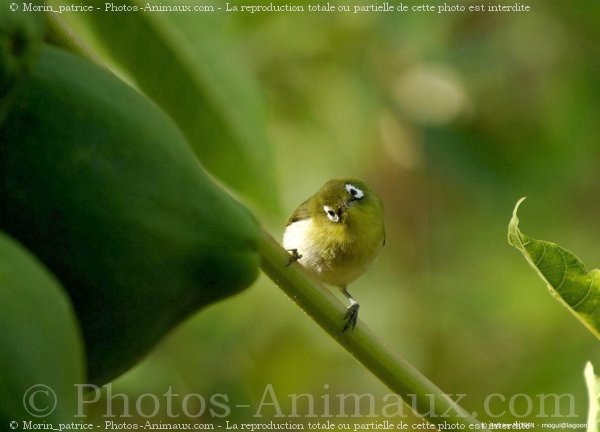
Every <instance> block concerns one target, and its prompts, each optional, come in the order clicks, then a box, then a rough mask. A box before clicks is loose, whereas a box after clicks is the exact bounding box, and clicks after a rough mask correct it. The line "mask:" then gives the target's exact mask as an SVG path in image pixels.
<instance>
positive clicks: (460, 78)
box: [99, 0, 600, 422]
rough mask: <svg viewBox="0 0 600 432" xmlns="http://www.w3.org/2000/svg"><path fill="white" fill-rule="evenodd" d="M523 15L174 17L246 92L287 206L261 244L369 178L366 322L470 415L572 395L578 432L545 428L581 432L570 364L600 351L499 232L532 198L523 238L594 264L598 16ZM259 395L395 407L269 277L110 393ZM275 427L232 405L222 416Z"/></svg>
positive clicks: (268, 221) (562, 11)
mask: <svg viewBox="0 0 600 432" xmlns="http://www.w3.org/2000/svg"><path fill="white" fill-rule="evenodd" d="M430 3H431V2H430ZM439 3H443V2H439ZM335 4H337V3H335ZM411 4H413V3H410V2H409V5H411ZM436 4H437V3H436ZM507 4H508V3H507ZM528 4H530V5H531V6H532V11H531V12H530V13H496V14H493V13H483V14H469V13H462V14H460V13H447V14H436V13H433V14H424V13H422V14H418V13H405V14H377V13H371V14H356V15H354V14H352V13H350V14H342V13H331V14H327V13H323V14H309V13H305V14H294V13H287V14H286V13H279V14H268V13H264V14H254V15H250V14H237V15H235V14H224V13H215V14H210V15H207V14H204V15H203V14H182V15H177V14H174V15H170V16H169V18H168V19H171V20H175V21H177V22H178V23H181V27H180V29H181V31H182V34H186V32H188V33H187V37H188V39H189V40H190V41H191V42H192V43H197V44H202V45H203V46H205V47H207V46H208V47H210V46H211V37H210V36H209V37H200V36H201V35H210V34H212V35H214V36H218V38H219V40H225V41H226V42H227V45H226V47H227V51H226V52H225V51H223V52H222V55H223V56H224V57H227V58H228V59H233V61H234V62H235V64H236V68H235V74H234V75H232V76H229V77H228V79H230V83H231V86H233V87H235V86H236V85H237V82H238V81H241V82H245V81H247V80H249V79H251V80H252V79H255V80H256V93H257V94H258V95H259V97H260V98H262V99H263V102H264V105H265V107H266V116H265V118H266V121H265V123H266V124H265V125H264V126H265V127H266V130H267V135H268V138H269V141H270V143H271V145H272V147H273V151H274V166H275V169H276V184H273V186H272V200H273V202H274V203H277V202H280V203H281V204H280V205H279V208H280V210H279V211H275V210H267V207H266V206H260V205H257V204H255V205H253V206H254V210H255V211H256V213H257V215H258V216H259V218H260V219H261V221H262V222H263V223H264V224H265V225H266V226H267V228H268V230H269V231H270V232H271V233H272V234H274V235H275V236H276V237H278V238H280V237H281V234H282V232H283V226H284V223H285V220H286V218H287V216H288V214H290V213H291V212H292V211H293V210H294V208H295V207H296V206H297V205H298V204H299V203H301V202H302V201H303V200H304V199H305V198H307V197H308V196H309V195H311V194H312V193H313V192H314V191H315V190H316V189H317V188H318V187H319V186H320V185H321V184H322V183H324V182H325V181H326V180H328V179H330V178H332V177H336V176H347V175H353V176H354V175H356V176H360V177H363V178H365V179H366V180H368V181H369V182H370V183H371V184H372V186H373V187H374V188H375V189H376V190H377V191H378V193H379V194H380V195H381V196H382V198H383V201H384V203H385V206H386V227H387V232H388V238H387V245H386V247H385V248H384V251H383V253H382V256H381V257H380V259H379V261H378V262H377V263H376V264H375V265H374V266H373V267H372V268H371V270H370V271H369V272H368V273H367V274H366V275H365V276H363V277H362V278H360V279H359V280H358V281H357V282H355V283H354V284H353V285H352V287H351V292H352V293H353V295H354V296H355V297H356V298H357V299H358V300H359V301H360V303H361V305H362V308H361V318H362V319H363V320H364V322H365V323H367V324H368V325H369V326H370V327H371V328H372V329H373V330H374V331H375V332H376V333H377V334H379V335H380V337H381V339H382V340H384V341H385V343H387V344H388V345H389V346H391V347H392V348H393V349H394V350H395V351H397V352H399V353H401V354H402V355H403V356H404V357H406V358H407V359H408V360H409V361H411V362H412V363H413V364H414V365H415V366H416V367H418V368H419V369H420V370H421V371H422V372H423V373H424V374H425V375H426V376H428V377H429V378H430V379H431V380H432V381H434V382H435V383H436V384H437V385H438V386H440V387H441V388H442V389H444V390H445V391H446V392H448V393H453V394H457V393H461V394H466V395H467V396H466V397H465V399H464V401H463V405H464V407H465V408H466V409H467V410H468V411H470V412H471V411H479V412H480V413H481V412H482V411H483V402H484V400H485V398H486V397H487V396H488V395H490V394H493V393H500V394H503V395H506V398H507V400H508V399H510V397H511V396H512V395H515V394H519V393H525V394H529V395H532V396H535V395H537V394H540V393H544V394H549V393H557V394H563V393H568V394H573V395H574V397H575V400H576V405H575V407H576V413H577V415H578V416H579V418H575V419H569V418H566V419H565V418H563V419H546V420H548V421H563V420H567V421H569V420H570V421H577V422H584V421H585V413H586V409H587V396H586V391H585V386H584V382H583V376H582V373H583V366H584V363H585V361H587V360H592V361H596V360H597V359H598V358H599V357H600V344H599V343H598V341H597V340H595V338H594V337H593V336H592V334H591V333H589V332H588V331H587V330H586V329H585V328H584V327H583V326H582V325H581V324H580V323H579V322H577V320H575V319H574V318H573V317H572V316H571V315H570V313H569V312H568V311H567V310H566V309H564V308H563V307H562V306H561V305H560V304H559V303H558V302H557V301H556V300H554V299H553V298H552V297H551V296H550V295H549V293H548V291H547V289H546V288H545V286H544V284H543V282H542V281H541V280H540V279H539V277H538V276H537V275H536V274H535V272H534V271H533V270H532V269H531V268H530V267H529V266H528V265H527V263H526V262H525V260H524V259H523V258H522V256H521V255H520V253H519V252H518V251H516V250H515V249H513V248H511V247H510V246H509V245H508V244H507V240H506V229H507V224H508V221H509V219H510V215H511V212H512V209H513V206H514V204H515V202H516V201H517V199H518V198H520V197H521V196H525V195H526V196H528V197H529V198H530V199H529V200H527V202H526V203H525V205H524V206H523V207H522V210H521V212H520V216H521V221H522V222H521V228H522V229H523V231H524V232H525V233H527V234H529V235H531V236H532V237H535V238H540V239H547V240H551V241H555V242H557V243H559V244H560V245H562V246H563V247H566V248H567V249H569V250H572V251H573V252H574V253H576V254H577V255H578V256H579V257H580V258H581V259H582V260H583V261H584V262H585V263H586V264H587V265H588V267H589V268H593V267H595V266H598V265H599V264H600V262H599V261H598V249H597V241H596V239H598V238H600V225H599V224H598V220H599V216H600V201H599V200H598V199H597V198H598V196H600V169H599V164H600V139H599V138H600V126H599V125H600V122H599V121H598V120H599V118H600V78H599V77H600V55H599V52H598V36H599V34H598V22H599V20H600V11H599V9H600V8H599V7H598V5H597V4H594V3H593V2H589V3H581V4H577V5H575V4H573V3H572V2H569V1H558V0H551V1H541V0H540V1H532V2H528ZM186 29H188V30H186ZM189 29H192V30H189ZM194 35H198V38H197V39H196V40H195V39H194V37H193V36H194ZM217 48H218V49H221V48H222V47H221V46H218V47H216V46H215V52H214V55H215V56H219V55H220V54H219V52H218V51H217ZM232 93H233V92H232ZM240 97H243V96H240ZM229 102H230V103H231V104H232V105H234V106H235V105H238V104H239V103H245V102H243V101H241V100H236V98H235V97H232V98H231V99H230V101H229ZM259 126H260V127H263V125H259ZM214 145H218V143H215V144H214ZM245 181H247V182H248V183H250V184H252V182H253V179H252V178H248V179H245ZM597 366H598V364H597ZM267 384H272V385H273V387H274V389H275V391H276V394H277V396H278V397H279V402H280V403H281V407H282V409H283V410H284V412H288V413H289V412H290V409H291V405H290V400H289V399H288V398H287V395H288V394H291V393H311V394H314V395H315V397H316V398H317V400H318V398H319V397H320V396H321V395H324V394H330V395H331V397H332V400H333V399H334V398H335V395H336V394H338V393H358V394H363V393H370V394H373V395H374V396H375V398H376V400H377V401H378V402H377V403H378V407H379V408H380V407H381V405H382V404H381V400H382V397H383V395H385V394H387V393H389V391H388V390H387V389H386V388H385V387H384V386H383V385H382V384H381V383H380V382H379V381H378V380H377V379H375V378H374V377H373V376H372V375H371V374H370V373H369V372H368V371H366V370H365V369H364V368H363V367H362V366H361V365H360V364H358V362H356V361H355V360H354V359H353V358H352V357H351V356H350V355H349V354H348V353H347V352H345V351H344V350H343V349H342V348H341V347H339V346H338V345H337V344H336V343H335V342H334V341H333V340H332V339H331V338H330V337H329V336H328V335H327V334H325V333H324V332H323V331H321V330H320V329H319V328H318V327H317V325H316V324H315V323H314V322H312V321H311V320H310V319H309V318H308V317H307V316H306V315H305V314H304V313H303V312H302V311H301V310H300V309H299V308H298V307H297V306H295V305H294V304H293V303H292V302H291V301H290V300H289V299H287V298H286V297H285V295H284V294H283V293H282V292H281V291H280V290H279V289H278V288H277V287H276V286H275V285H274V284H273V283H272V282H271V281H269V280H267V279H266V278H264V277H263V278H262V279H261V280H260V281H259V282H258V283H256V285H255V286H254V287H252V288H251V289H249V290H247V291H245V292H244V293H243V294H241V295H238V296H236V297H234V298H233V299H230V300H228V301H226V302H222V303H220V304H218V305H215V306H213V307H211V308H209V309H207V310H205V311H203V312H202V313H199V314H197V315H196V316H195V317H194V318H193V319H191V320H190V321H188V322H187V323H186V324H184V325H182V326H181V327H180V328H178V329H177V330H176V331H175V332H173V334H172V335H171V336H170V337H169V338H167V339H166V340H165V341H164V342H163V343H162V344H161V345H160V346H159V347H158V348H157V349H156V350H155V351H154V352H153V353H152V354H151V355H150V356H149V357H148V358H146V359H145V360H144V361H143V362H142V363H141V364H139V365H138V366H137V367H136V368H134V369H133V370H131V371H130V372H128V373H127V374H125V375H124V376H122V377H121V378H119V379H118V380H117V381H115V382H114V383H113V388H112V391H113V393H125V394H129V395H131V396H132V397H136V395H140V394H143V393H154V394H159V395H160V394H162V393H164V392H165V391H166V390H167V389H168V388H169V386H172V387H173V391H174V392H175V393H179V394H182V395H185V394H189V393H198V394H202V395H208V396H210V395H211V394H214V393H225V394H228V395H229V398H230V401H232V402H233V403H237V404H252V405H253V406H254V407H255V406H257V405H258V403H259V402H260V398H261V397H262V394H263V391H264V389H265V386H266V385H267ZM521 401H522V400H521ZM99 408H101V407H99ZM379 408H378V412H380V409H379ZM526 408H527V407H526V406H525V405H523V404H521V403H517V411H518V412H525V411H526ZM553 408H554V407H553V406H550V407H547V408H546V411H547V412H549V413H552V412H554V409H553ZM565 408H566V407H565ZM492 409H493V410H494V412H499V411H503V410H505V409H507V406H506V404H505V406H502V404H499V405H495V404H492ZM100 410H101V409H100ZM149 411H151V409H149ZM117 412H118V410H117ZM273 413H274V411H273V410H270V409H269V408H265V410H264V411H263V414H264V415H265V417H264V418H262V419H253V418H252V414H253V410H252V409H248V408H233V410H232V413H231V415H230V416H229V417H228V420H230V421H260V420H263V421H264V420H270V417H269V415H270V414H273ZM537 413H539V408H538V407H536V406H534V410H533V413H532V414H531V415H529V416H525V417H523V418H516V417H512V416H510V415H508V414H507V415H506V416H502V417H501V418H499V419H497V420H501V421H513V420H523V421H536V419H535V417H534V416H535V414H537ZM563 414H565V415H566V414H568V410H566V409H565V410H564V412H563ZM161 415H162V416H163V417H164V418H163V419H162V420H163V421H169V419H167V417H166V413H161V414H160V415H159V417H158V418H160V416H161ZM482 418H483V419H486V417H485V416H483V415H482ZM134 420H135V419H134ZM134 420H132V421H134ZM141 420H145V419H141ZM155 420H156V419H155ZM309 420H312V421H314V419H302V418H300V419H294V421H300V422H304V421H309ZM330 420H332V421H334V422H348V421H351V422H354V421H359V422H360V421H364V422H370V421H373V420H374V419H373V418H362V419H352V418H335V417H334V418H332V419H330ZM380 420H383V417H382V418H380ZM407 420H410V419H407ZM540 420H543V419H537V421H540ZM170 421H177V419H175V420H173V419H172V420H170ZM179 421H180V420H179ZM199 421H211V420H210V419H209V418H207V417H203V418H202V419H201V420H199ZM213 421H215V422H220V420H218V419H214V420H213ZM415 421H419V420H415Z"/></svg>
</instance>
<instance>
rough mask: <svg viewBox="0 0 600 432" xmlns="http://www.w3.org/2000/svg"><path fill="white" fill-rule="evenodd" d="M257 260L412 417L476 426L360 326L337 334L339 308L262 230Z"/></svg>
mask: <svg viewBox="0 0 600 432" xmlns="http://www.w3.org/2000/svg"><path fill="white" fill-rule="evenodd" d="M260 256H261V268H262V270H263V272H264V273H265V274H266V275H267V276H268V277H269V278H271V279H272V280H273V281H274V282H275V283H276V284H277V285H278V286H279V287H280V288H281V289H282V290H283V291H284V292H285V293H286V294H287V295H288V296H289V297H290V298H291V299H292V300H293V301H294V302H296V304H298V306H300V307H301V308H302V309H303V310H304V311H305V312H306V313H307V314H308V315H310V316H311V317H312V318H313V319H314V320H315V321H316V322H317V324H319V325H320V326H321V327H322V328H323V329H324V330H325V331H326V332H327V333H329V335H330V336H331V337H333V338H334V339H335V340H336V341H337V342H338V343H339V344H340V345H342V346H343V347H344V348H345V349H346V350H347V351H348V352H349V353H350V354H352V355H353V356H354V357H355V358H356V359H357V360H358V361H359V362H361V363H362V364H363V365H364V366H365V367H366V368H367V369H369V370H370V371H371V372H372V373H373V374H375V376H377V377H378V378H379V379H380V380H381V381H382V382H383V383H384V384H386V385H387V386H388V387H389V388H390V389H391V390H392V391H394V392H395V393H397V394H398V395H399V396H401V397H402V399H403V400H404V401H405V403H407V404H408V405H409V407H410V408H412V409H413V410H414V411H415V412H416V413H417V414H419V415H421V416H423V417H425V418H426V419H427V420H428V421H430V422H431V423H433V424H436V425H437V424H443V423H444V422H446V423H453V424H463V425H480V423H479V422H478V421H477V420H475V419H474V418H473V417H471V416H470V415H469V414H467V412H466V411H465V410H464V409H463V408H461V407H460V406H459V405H458V404H457V403H455V402H454V401H453V400H452V398H451V397H450V396H449V395H448V394H446V393H444V392H443V391H442V390H440V389H439V388H438V387H437V386H436V385H435V384H433V383H432V382H431V381H429V380H428V379H427V378H426V377H425V376H424V375H423V374H421V372H419V371H418V370H417V369H415V367H413V366H412V365H411V364H410V363H408V362H407V361H406V360H405V359H403V358H402V357H400V356H399V355H397V354H395V353H393V352H392V351H391V350H390V349H389V348H387V347H386V346H385V345H384V344H383V343H382V342H381V341H380V340H379V339H378V338H377V337H376V336H375V335H374V334H373V332H372V331H371V330H369V328H368V327H367V326H366V325H365V324H364V323H363V322H360V320H359V322H358V324H357V325H356V328H355V329H354V330H353V331H348V332H345V333H342V328H343V324H344V321H343V316H344V313H345V311H346V309H345V307H344V306H343V305H342V303H341V302H340V301H339V300H337V298H336V297H335V296H334V295H333V293H331V292H330V291H329V290H328V289H327V288H325V287H324V286H323V285H322V284H321V283H319V282H318V281H317V280H315V279H314V278H313V277H311V276H310V275H309V274H308V273H307V272H306V271H305V270H304V269H303V268H302V266H301V265H300V264H297V263H294V264H292V265H290V266H287V263H288V262H289V259H290V254H289V253H288V252H287V251H285V249H283V248H282V247H281V246H280V245H279V243H278V242H277V241H276V240H275V239H273V237H272V236H271V235H270V234H269V233H267V232H266V231H263V236H262V241H261V245H260ZM409 402H410V403H409ZM480 427H481V426H479V428H480ZM479 430H484V429H479Z"/></svg>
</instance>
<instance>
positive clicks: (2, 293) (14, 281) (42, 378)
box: [0, 232, 84, 430]
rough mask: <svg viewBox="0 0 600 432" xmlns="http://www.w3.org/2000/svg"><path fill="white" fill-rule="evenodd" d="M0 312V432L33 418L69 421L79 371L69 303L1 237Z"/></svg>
mask: <svg viewBox="0 0 600 432" xmlns="http://www.w3.org/2000/svg"><path fill="white" fill-rule="evenodd" d="M0 311H1V312H0V347H2V349H0V429H2V430H7V429H5V428H7V427H8V424H9V422H10V421H19V420H37V419H38V417H36V416H38V415H39V416H43V418H44V420H45V421H49V422H52V421H54V422H67V421H70V420H72V418H73V414H74V413H75V409H76V405H77V404H76V402H77V401H76V392H75V388H74V384H77V383H82V382H84V367H83V348H82V343H81V339H80V335H79V329H78V326H77V321H76V319H75V315H74V313H73V309H72V306H71V303H70V301H69V299H68V297H67V295H66V293H65V292H64V291H63V289H62V287H61V286H60V285H59V284H58V283H57V282H56V280H55V279H54V277H53V276H51V275H50V274H49V273H48V272H47V271H46V270H45V269H44V268H43V267H42V266H41V265H40V263H39V262H37V260H36V259H34V258H33V256H31V255H30V254H29V253H28V252H27V251H26V250H25V249H23V248H22V247H21V246H20V245H19V244H17V243H16V242H14V241H13V240H12V239H10V238H9V237H8V236H6V235H4V234H3V233H1V232H0ZM36 391H38V393H36ZM55 402H56V406H55V408H54V410H52V407H53V406H54V403H55ZM28 410H29V412H28ZM50 411H52V412H50ZM46 414H47V416H46Z"/></svg>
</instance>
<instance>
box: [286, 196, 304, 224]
mask: <svg viewBox="0 0 600 432" xmlns="http://www.w3.org/2000/svg"><path fill="white" fill-rule="evenodd" d="M308 201H309V200H306V201H304V202H303V203H302V204H300V205H299V206H298V208H297V209H296V210H294V213H292V215H291V216H290V218H289V219H288V221H287V223H286V224H285V226H288V225H291V224H293V223H294V222H298V221H301V220H304V219H309V218H310V211H309V206H308Z"/></svg>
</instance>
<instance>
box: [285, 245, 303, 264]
mask: <svg viewBox="0 0 600 432" xmlns="http://www.w3.org/2000/svg"><path fill="white" fill-rule="evenodd" d="M287 251H288V252H291V256H290V260H289V261H288V263H287V264H286V265H285V266H286V267H289V266H290V265H291V264H292V263H295V262H296V261H298V260H299V259H300V258H302V255H300V254H299V253H298V249H288V250H287Z"/></svg>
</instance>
